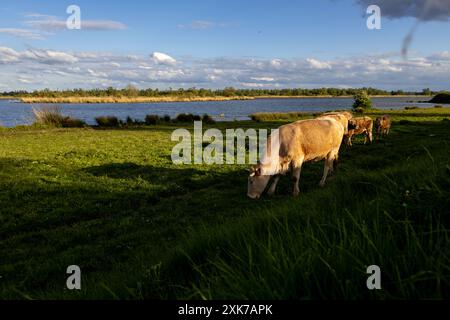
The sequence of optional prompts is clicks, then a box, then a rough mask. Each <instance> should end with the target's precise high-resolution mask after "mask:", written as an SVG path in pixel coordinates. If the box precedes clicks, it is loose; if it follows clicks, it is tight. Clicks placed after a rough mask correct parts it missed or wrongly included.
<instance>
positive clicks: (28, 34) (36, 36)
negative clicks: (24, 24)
mask: <svg viewBox="0 0 450 320" xmlns="http://www.w3.org/2000/svg"><path fill="white" fill-rule="evenodd" d="M0 33H3V34H7V35H10V36H13V37H16V38H25V39H28V40H44V39H45V37H44V36H43V35H42V34H40V33H38V32H36V31H34V30H30V29H18V28H0Z"/></svg>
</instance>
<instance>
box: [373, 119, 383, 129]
mask: <svg viewBox="0 0 450 320" xmlns="http://www.w3.org/2000/svg"><path fill="white" fill-rule="evenodd" d="M381 121H382V118H381V117H378V118H376V119H375V123H374V125H375V129H378V128H379V127H380V126H381Z"/></svg>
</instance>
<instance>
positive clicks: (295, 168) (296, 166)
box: [292, 158, 303, 197]
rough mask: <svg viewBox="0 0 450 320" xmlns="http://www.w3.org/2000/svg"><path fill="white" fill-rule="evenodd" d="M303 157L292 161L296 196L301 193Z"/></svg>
mask: <svg viewBox="0 0 450 320" xmlns="http://www.w3.org/2000/svg"><path fill="white" fill-rule="evenodd" d="M302 164H303V158H301V159H299V160H298V161H295V162H292V182H293V183H294V188H293V190H292V195H293V196H294V197H296V196H298V195H299V194H300V188H299V186H298V185H299V183H300V173H301V171H302Z"/></svg>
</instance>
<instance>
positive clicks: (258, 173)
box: [255, 168, 261, 177]
mask: <svg viewBox="0 0 450 320" xmlns="http://www.w3.org/2000/svg"><path fill="white" fill-rule="evenodd" d="M260 175H261V168H257V169H256V170H255V176H257V177H259V176H260Z"/></svg>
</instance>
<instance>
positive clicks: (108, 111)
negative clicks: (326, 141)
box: [0, 97, 435, 127]
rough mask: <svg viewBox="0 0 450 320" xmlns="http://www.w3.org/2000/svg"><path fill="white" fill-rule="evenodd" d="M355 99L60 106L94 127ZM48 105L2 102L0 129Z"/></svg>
mask: <svg viewBox="0 0 450 320" xmlns="http://www.w3.org/2000/svg"><path fill="white" fill-rule="evenodd" d="M425 99H426V98H424V97H388V98H372V102H373V106H374V108H378V109H403V108H404V107H405V106H413V105H417V106H420V107H433V106H434V105H435V104H430V103H420V104H418V102H419V101H421V100H422V101H423V100H425ZM352 103H353V99H352V98H295V99H255V100H233V101H210V102H209V101H206V102H162V103H126V104H111V103H99V104H58V106H60V108H61V110H62V112H63V114H65V115H69V116H72V117H75V118H78V119H82V120H84V121H86V122H87V123H88V124H95V120H94V118H95V117H98V116H108V115H113V116H116V117H118V118H120V119H123V120H125V119H126V117H127V116H130V117H131V118H133V119H139V120H143V119H144V118H145V116H146V115H147V114H156V115H159V116H163V115H166V114H167V115H169V116H171V117H175V116H176V115H177V114H180V113H193V114H200V115H202V114H205V113H207V114H209V115H211V116H213V117H214V118H215V119H216V120H218V121H221V120H223V121H228V120H235V119H236V120H247V119H249V115H250V114H252V113H255V112H290V111H305V112H320V111H328V110H336V109H350V108H351V106H352ZM46 105H48V104H26V103H21V102H17V101H13V100H0V125H1V126H5V127H13V126H16V125H22V124H30V123H32V122H33V112H32V108H33V107H40V106H46Z"/></svg>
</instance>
